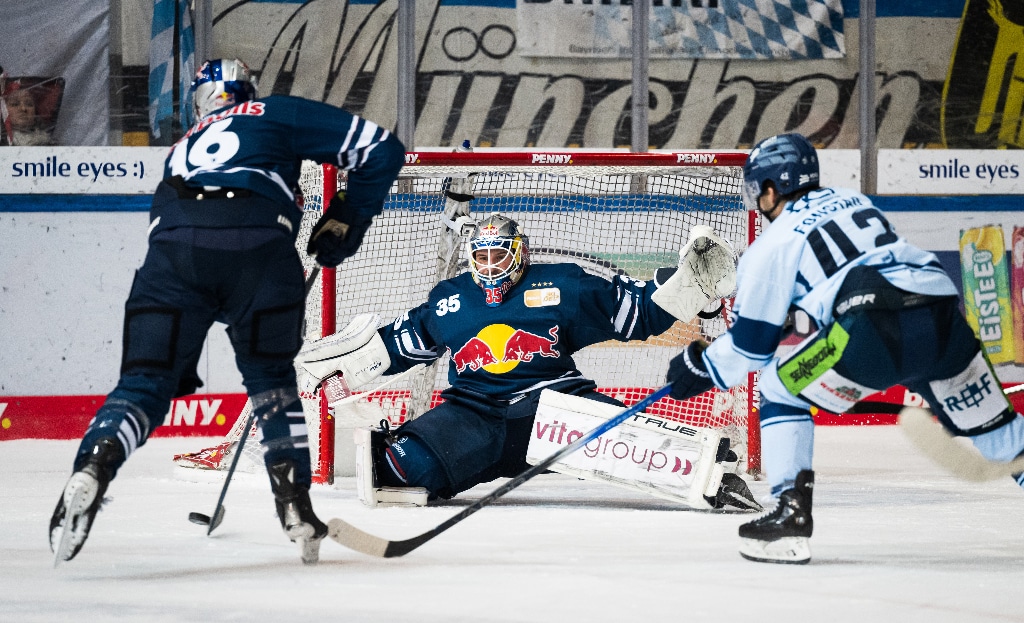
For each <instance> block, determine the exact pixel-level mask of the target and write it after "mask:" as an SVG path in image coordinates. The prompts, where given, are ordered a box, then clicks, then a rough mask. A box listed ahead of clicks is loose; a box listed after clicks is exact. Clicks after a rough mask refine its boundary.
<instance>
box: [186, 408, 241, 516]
mask: <svg viewBox="0 0 1024 623" xmlns="http://www.w3.org/2000/svg"><path fill="white" fill-rule="evenodd" d="M251 404H252V402H251V401H246V403H245V406H246V407H250V405H251ZM254 421H256V411H255V410H253V411H252V412H251V413H250V414H249V419H248V420H247V421H246V423H245V433H244V434H243V435H242V437H241V439H239V440H238V447H237V448H235V456H233V457H231V467H229V468H228V474H227V476H225V477H224V486H223V487H221V489H220V497H219V498H217V506H216V508H214V509H213V517H210V516H209V515H204V514H202V513H195V512H192V513H189V514H188V520H189V521H191V522H192V523H195V524H199V525H201V526H209V528H207V529H206V536H210V533H212V532H213V531H214V530H215V529H216V528H217V526H219V525H220V522H222V521H224V512H225V510H226V509H225V507H224V496H226V495H227V494H228V485H229V484H231V477H232V476H233V475H234V473H235V468H236V467H238V460H239V459H240V458H242V450H243V449H244V448H245V440H246V439H248V438H249V430H250V429H252V424H253V422H254Z"/></svg>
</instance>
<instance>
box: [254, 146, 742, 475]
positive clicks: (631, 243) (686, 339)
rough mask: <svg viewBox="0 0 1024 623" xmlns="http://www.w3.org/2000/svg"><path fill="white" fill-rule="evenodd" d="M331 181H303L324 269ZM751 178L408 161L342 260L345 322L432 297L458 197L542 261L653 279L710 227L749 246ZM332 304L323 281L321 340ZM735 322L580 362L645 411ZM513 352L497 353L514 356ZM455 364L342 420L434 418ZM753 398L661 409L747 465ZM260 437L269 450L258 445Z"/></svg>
mask: <svg viewBox="0 0 1024 623" xmlns="http://www.w3.org/2000/svg"><path fill="white" fill-rule="evenodd" d="M322 179H323V178H322V168H321V167H319V166H317V165H314V164H312V163H307V164H306V165H305V166H304V168H303V176H302V179H301V181H300V185H301V187H302V193H303V196H304V201H305V209H306V216H305V217H304V218H303V226H302V231H301V232H300V235H299V241H298V247H299V249H300V251H301V252H300V255H301V256H302V257H303V258H304V261H305V262H307V266H306V267H307V270H309V269H311V268H312V267H313V264H312V259H310V258H308V256H306V254H305V251H304V249H305V244H306V242H305V241H306V240H307V239H308V236H309V230H310V228H311V227H312V225H313V224H314V223H315V222H316V218H317V217H318V216H319V211H320V209H322V208H321V193H320V192H319V189H320V188H322V186H323V181H322ZM741 183H742V179H741V173H740V170H739V169H738V167H735V166H730V167H726V166H703V167H665V168H657V169H655V168H651V167H643V166H615V167H603V168H602V167H580V166H565V167H552V166H547V167H542V168H533V167H526V166H521V167H509V166H505V167H490V166H488V167H483V166H476V167H474V166H472V165H467V164H466V163H465V162H464V161H460V162H459V163H458V166H443V165H440V166H430V167H427V166H421V167H417V166H406V167H405V168H404V169H403V171H402V175H401V177H400V179H399V180H398V181H397V182H396V183H395V185H394V187H393V188H392V193H391V195H390V197H389V200H388V202H387V204H386V206H385V209H384V212H383V213H382V214H381V215H380V216H378V217H377V218H375V219H374V225H373V227H372V228H371V229H370V230H369V231H368V233H367V235H366V238H365V239H364V242H363V244H362V246H361V247H360V250H359V251H358V253H356V255H355V256H353V257H351V258H349V259H348V260H346V261H345V262H344V263H343V264H342V265H341V266H339V267H338V270H337V278H336V301H335V303H336V304H335V306H334V307H335V309H336V310H337V312H336V313H337V318H336V325H337V327H338V329H339V330H340V329H341V328H343V327H344V326H345V325H346V324H347V323H348V322H349V321H350V320H351V319H352V318H353V317H354V316H356V315H357V314H361V313H377V314H379V315H380V316H381V317H382V319H383V321H384V322H390V321H391V320H392V319H394V318H395V317H397V316H399V315H401V314H402V313H404V312H405V311H407V310H409V309H411V308H413V307H415V306H417V305H420V304H421V303H423V302H424V301H425V300H426V299H427V295H428V293H429V291H430V289H431V288H432V287H433V286H434V285H435V284H436V283H437V281H439V279H440V278H439V271H442V270H443V268H442V266H443V264H444V262H443V261H439V259H438V256H439V255H443V251H444V248H445V247H444V245H443V244H441V243H439V241H441V240H444V239H445V238H446V237H447V239H448V240H449V241H451V239H452V230H451V229H450V228H449V227H448V225H446V223H445V221H446V215H445V206H446V202H447V203H448V205H449V206H450V201H451V198H450V197H449V196H446V191H454V192H457V193H460V194H461V195H469V196H472V197H473V198H472V200H470V201H469V202H468V208H469V216H470V217H471V218H472V219H474V220H479V219H480V218H482V217H484V216H486V215H488V214H490V213H492V212H500V213H502V214H505V215H507V216H510V217H511V218H514V219H515V220H517V221H518V222H519V224H520V225H521V227H522V229H523V230H524V231H525V233H526V234H527V235H528V236H529V237H530V247H531V249H530V251H531V260H532V261H533V262H536V263H552V262H566V261H568V262H574V263H577V264H579V265H580V266H581V267H583V268H584V269H585V270H587V271H588V272H591V273H593V274H597V275H601V276H604V277H611V276H612V275H615V274H622V275H628V276H630V277H633V278H636V279H641V280H645V279H650V278H651V277H652V276H653V274H654V271H655V270H656V269H657V268H660V267H664V266H675V265H676V264H677V263H678V253H679V250H680V249H681V248H682V247H683V246H684V244H685V243H686V239H687V237H688V234H689V231H690V228H691V227H692V226H694V225H697V224H703V225H709V226H711V227H713V228H714V229H715V231H716V232H718V233H719V235H721V236H722V237H724V238H725V239H726V240H728V241H729V242H730V243H731V244H732V245H733V248H734V249H735V250H736V252H737V253H742V252H743V251H744V250H745V249H746V247H747V246H748V244H749V241H750V240H751V234H750V230H751V228H752V227H753V223H754V221H753V220H752V219H750V217H749V214H748V212H747V211H746V210H745V209H744V207H743V205H742V201H741V199H740V190H741ZM338 185H339V188H340V189H344V178H343V175H340V174H339V176H338ZM461 195H456V196H457V197H461ZM458 240H459V242H460V243H461V242H464V240H465V239H464V238H461V239H458ZM450 246H451V245H450V242H449V247H450ZM457 253H458V256H457V257H455V258H453V260H452V261H453V262H454V271H453V272H454V273H455V274H458V273H460V272H463V271H464V270H466V269H467V262H466V259H467V258H466V257H465V255H464V252H463V251H462V245H461V244H459V245H458V247H457ZM323 303H324V301H323V298H322V289H321V285H320V284H317V285H315V286H314V288H313V289H312V290H311V291H310V293H309V295H308V297H307V325H306V326H307V339H315V338H317V337H320V334H319V328H320V323H321V320H320V314H321V309H323ZM723 316H724V315H719V316H717V317H714V318H712V319H701V318H698V319H695V320H694V321H691V322H685V323H684V322H677V323H676V324H675V325H674V326H673V327H672V328H671V329H670V330H669V331H668V332H666V333H664V334H662V335H660V336H656V337H653V338H650V339H648V340H646V341H643V342H639V341H638V342H629V343H620V342H605V343H601V344H596V345H593V346H590V347H587V348H585V349H583V350H581V351H579V352H578V353H576V354H575V355H574V359H575V360H576V362H577V364H578V366H579V368H580V370H581V371H582V372H583V374H584V375H586V376H587V377H589V378H591V379H593V380H594V381H595V382H596V383H597V384H598V388H599V389H600V390H601V391H602V392H604V393H606V394H609V395H611V396H614V397H615V398H618V399H619V400H621V401H622V402H624V403H625V404H627V405H631V404H634V403H636V402H638V401H639V400H641V399H643V398H644V397H646V396H647V395H649V394H651V393H652V392H653V391H654V390H655V389H657V388H658V387H661V386H662V385H664V382H665V373H666V371H667V369H668V362H669V360H670V359H671V358H672V357H673V356H675V355H676V354H678V353H679V352H680V351H681V350H682V349H683V348H684V347H685V346H686V345H687V344H689V343H690V342H691V341H693V340H694V339H697V338H703V339H705V340H708V341H711V340H714V339H715V338H717V337H718V336H719V335H721V334H722V333H723V332H724V331H725V330H726V328H727V326H726V321H725V319H724V317H723ZM500 346H501V345H492V349H493V350H494V351H495V352H501V349H500ZM447 359H448V358H447V355H446V356H445V357H443V358H442V360H441V361H439V362H438V364H437V365H436V366H434V367H433V368H428V372H427V373H428V374H429V378H422V377H421V378H417V377H415V376H411V377H410V378H408V379H402V380H399V381H398V382H394V383H392V384H390V385H389V386H388V387H387V388H385V389H381V390H379V391H370V392H367V393H365V394H363V395H362V400H361V401H360V402H357V403H355V404H354V405H352V407H351V408H350V411H349V412H347V413H346V412H337V413H335V417H336V418H337V420H338V422H339V423H345V422H346V421H348V422H359V421H360V420H362V421H363V422H365V421H366V420H370V421H373V420H372V418H373V416H374V415H377V414H381V413H382V414H383V417H387V418H388V419H389V420H390V421H391V422H392V424H394V425H397V424H400V423H402V422H404V421H405V420H406V419H408V418H409V417H413V416H415V415H417V414H419V413H422V412H423V411H424V410H425V409H427V408H429V407H430V406H433V405H436V404H439V403H440V400H441V398H440V392H441V391H442V390H443V389H444V388H446V387H447V386H448V360H447ZM424 388H426V389H425V391H424ZM424 393H425V395H424ZM751 398H752V396H751V394H750V391H749V387H748V385H747V384H744V385H741V386H737V387H735V388H733V389H732V390H730V391H719V390H717V389H716V390H712V391H710V392H707V393H705V394H702V395H701V396H698V397H696V398H693V399H691V400H687V401H685V402H678V401H675V400H672V399H663V400H660V401H658V402H657V403H656V404H655V405H653V406H652V407H651V408H649V409H648V410H647V412H648V413H653V414H656V415H659V416H662V417H665V418H668V419H671V420H673V421H679V422H683V423H686V424H689V425H693V426H699V427H707V428H715V429H718V430H720V431H721V432H722V433H723V434H725V435H727V436H728V437H729V438H730V439H731V440H732V444H733V448H734V449H735V450H736V451H737V454H739V455H740V459H741V461H746V459H747V448H748V444H749V442H750V436H751V435H757V434H758V431H756V430H754V431H751V430H749V427H748V415H749V414H750V410H751V409H752V405H753V402H752V400H751ZM308 402H310V404H308V405H307V422H308V424H309V425H310V443H311V452H312V454H313V456H314V457H316V456H317V455H318V453H320V448H317V447H315V445H316V441H315V439H316V438H317V437H318V433H317V430H316V428H317V427H318V426H319V423H320V418H319V417H318V412H319V408H318V405H317V404H314V403H312V401H308ZM367 407H372V409H370V410H367ZM367 414H369V415H367ZM251 445H252V449H253V450H256V446H258V444H256V443H253V444H251ZM754 445H755V446H756V442H755V444H754ZM324 451H326V452H330V449H329V448H324ZM755 458H756V457H755ZM243 462H244V461H243ZM253 462H255V461H253ZM315 463H316V460H315V458H314V464H315ZM260 464H261V459H260ZM240 465H241V463H240ZM748 467H750V466H749V465H748ZM754 467H755V468H756V467H757V466H754ZM240 469H242V468H241V467H240Z"/></svg>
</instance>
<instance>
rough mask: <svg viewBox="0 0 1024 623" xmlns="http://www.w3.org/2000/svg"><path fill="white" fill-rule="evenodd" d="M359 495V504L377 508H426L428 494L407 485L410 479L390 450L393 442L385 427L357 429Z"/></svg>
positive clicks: (422, 488)
mask: <svg viewBox="0 0 1024 623" xmlns="http://www.w3.org/2000/svg"><path fill="white" fill-rule="evenodd" d="M353 436H354V439H355V446H356V492H357V493H358V495H359V501H360V502H362V503H363V504H365V505H366V506H369V507H371V508H373V507H375V506H426V504H427V498H428V496H429V492H428V491H427V489H425V488H424V487H409V486H406V484H407V482H408V479H407V477H406V476H405V474H404V472H402V471H398V470H401V468H400V467H399V468H398V470H396V469H395V468H396V467H398V466H397V465H396V464H395V463H394V462H393V461H389V460H388V457H387V450H388V447H389V446H390V444H391V443H392V442H393V439H390V434H389V433H388V432H387V431H385V430H384V429H382V428H364V429H356V430H355V431H354V432H353Z"/></svg>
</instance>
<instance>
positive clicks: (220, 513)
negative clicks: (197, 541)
mask: <svg viewBox="0 0 1024 623" xmlns="http://www.w3.org/2000/svg"><path fill="white" fill-rule="evenodd" d="M226 510H227V507H226V506H224V505H223V504H221V505H220V506H218V507H217V511H216V512H215V513H214V515H213V518H212V519H211V520H210V527H209V529H207V531H206V536H210V533H212V532H213V531H214V530H216V529H217V526H219V525H220V522H222V521H224V512H225V511H226Z"/></svg>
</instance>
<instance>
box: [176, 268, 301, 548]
mask: <svg viewBox="0 0 1024 623" xmlns="http://www.w3.org/2000/svg"><path fill="white" fill-rule="evenodd" d="M319 275H320V266H319V265H318V266H314V267H313V270H311V271H309V276H308V277H306V283H305V285H304V286H303V288H304V290H305V291H304V293H303V296H304V297H305V296H309V291H310V290H311V289H313V284H314V283H316V278H317V277H318V276H319ZM245 409H249V411H250V413H249V419H248V420H247V421H246V423H245V428H244V429H242V430H243V433H242V437H241V438H240V439H239V440H238V447H237V448H235V456H233V457H231V467H229V468H228V473H227V476H225V477H224V486H223V487H221V489H220V497H219V498H217V506H216V507H215V508H214V509H213V516H212V517H211V516H210V515H204V514H203V513H198V512H191V513H189V514H188V520H189V521H191V522H192V523H194V524H199V525H201V526H209V527H208V528H207V529H206V536H210V534H212V533H213V531H214V530H215V529H216V528H217V526H219V525H220V522H222V521H224V513H225V511H226V510H227V509H226V508H225V507H224V497H225V496H227V494H228V485H230V484H231V477H232V476H234V474H235V468H236V467H238V460H239V459H241V458H242V450H243V449H244V448H245V440H246V439H248V438H249V431H250V430H252V425H253V422H255V421H256V410H255V409H253V408H252V400H246V401H245ZM245 409H243V410H242V412H243V413H244V412H245ZM238 417H242V414H239V416H238Z"/></svg>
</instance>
